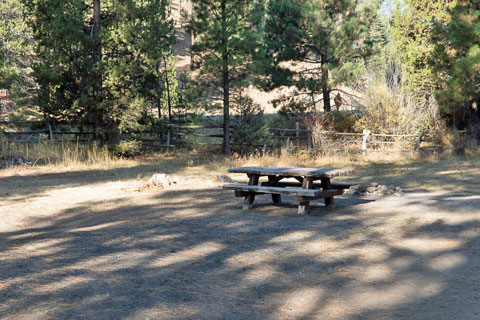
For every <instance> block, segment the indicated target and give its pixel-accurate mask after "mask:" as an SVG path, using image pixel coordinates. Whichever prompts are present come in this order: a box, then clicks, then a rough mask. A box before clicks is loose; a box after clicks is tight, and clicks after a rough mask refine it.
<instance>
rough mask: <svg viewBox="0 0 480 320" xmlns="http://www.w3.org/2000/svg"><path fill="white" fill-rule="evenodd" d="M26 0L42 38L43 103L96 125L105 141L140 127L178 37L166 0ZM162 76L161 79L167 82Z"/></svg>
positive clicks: (54, 115) (48, 111)
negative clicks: (97, 11) (97, 17)
mask: <svg viewBox="0 0 480 320" xmlns="http://www.w3.org/2000/svg"><path fill="white" fill-rule="evenodd" d="M95 1H99V0H90V1H83V0H69V1H67V0H23V2H24V3H25V4H26V6H27V8H28V10H29V13H30V16H29V20H28V21H29V24H30V25H31V27H32V28H33V31H34V34H35V38H36V40H37V47H36V54H37V58H38V63H36V64H35V65H34V71H35V75H36V78H37V82H38V84H39V87H40V88H39V91H38V99H37V102H38V104H39V105H40V107H41V108H42V111H43V113H44V115H45V116H46V117H47V118H49V119H54V120H57V121H72V122H75V123H76V124H80V125H88V126H92V125H93V127H94V129H95V132H96V134H97V138H98V139H101V140H102V141H103V142H107V141H115V139H116V137H118V134H119V132H121V131H122V130H126V129H129V128H135V126H136V125H137V120H138V119H139V117H140V116H141V115H142V114H143V113H144V112H145V110H146V108H147V105H148V103H152V101H149V98H150V97H151V96H149V95H148V94H146V92H147V91H149V90H150V91H151V90H153V89H158V87H159V82H160V79H161V73H162V69H161V62H162V59H163V57H164V56H165V55H166V53H167V52H169V47H170V45H171V43H172V42H173V35H172V32H173V31H172V30H173V24H172V21H171V20H169V19H168V15H167V14H168V12H167V4H168V3H167V1H166V0H149V1H136V0H121V1H114V0H102V1H100V5H101V18H100V20H99V21H98V22H96V21H94V10H93V7H94V6H93V5H92V3H93V2H95ZM160 83H161V82H160Z"/></svg>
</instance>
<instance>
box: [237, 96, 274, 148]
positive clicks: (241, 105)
mask: <svg viewBox="0 0 480 320" xmlns="http://www.w3.org/2000/svg"><path fill="white" fill-rule="evenodd" d="M232 111H233V113H234V114H236V116H235V117H233V119H232V125H231V127H232V130H231V141H232V145H233V147H234V149H237V151H240V153H241V154H242V155H243V154H244V152H245V147H246V146H255V145H266V144H270V143H271V142H272V133H271V132H270V130H269V127H268V125H267V121H266V119H265V116H264V114H263V110H262V108H261V107H260V105H259V104H256V103H254V102H253V100H252V99H251V98H250V97H248V96H246V95H244V94H243V93H239V94H236V95H234V99H233V108H232Z"/></svg>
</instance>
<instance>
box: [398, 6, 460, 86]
mask: <svg viewBox="0 0 480 320" xmlns="http://www.w3.org/2000/svg"><path fill="white" fill-rule="evenodd" d="M455 2H456V1H445V0H434V1H424V0H405V1H403V2H398V3H397V6H396V8H395V10H394V13H393V26H392V40H393V43H394V45H395V46H396V48H397V52H398V53H399V54H400V55H401V57H402V62H403V65H404V67H405V70H404V76H403V84H404V85H405V86H406V87H407V88H408V89H410V90H411V91H413V92H417V93H421V94H424V95H431V92H432V90H433V88H434V87H435V76H434V75H433V70H432V66H431V65H430V64H429V62H428V60H429V59H430V58H431V56H432V53H433V49H434V46H435V43H434V42H432V39H431V31H432V29H433V26H434V24H435V23H440V24H446V23H448V22H449V21H450V13H449V11H448V10H449V9H451V8H452V7H453V6H454V5H455Z"/></svg>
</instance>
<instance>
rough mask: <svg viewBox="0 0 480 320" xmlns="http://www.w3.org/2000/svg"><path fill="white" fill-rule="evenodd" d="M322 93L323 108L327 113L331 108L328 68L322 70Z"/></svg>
mask: <svg viewBox="0 0 480 320" xmlns="http://www.w3.org/2000/svg"><path fill="white" fill-rule="evenodd" d="M322 94H323V110H324V111H325V113H328V112H330V111H331V110H332V106H331V104H330V88H329V87H328V70H326V69H324V70H323V72H322Z"/></svg>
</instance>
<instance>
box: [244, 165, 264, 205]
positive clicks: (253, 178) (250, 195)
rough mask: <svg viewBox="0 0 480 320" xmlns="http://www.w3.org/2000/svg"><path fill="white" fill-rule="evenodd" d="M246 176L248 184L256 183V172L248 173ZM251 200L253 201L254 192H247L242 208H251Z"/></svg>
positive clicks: (257, 177)
mask: <svg viewBox="0 0 480 320" xmlns="http://www.w3.org/2000/svg"><path fill="white" fill-rule="evenodd" d="M248 178H249V179H248V185H254V186H256V185H258V179H259V178H260V176H259V175H258V174H250V175H248ZM253 201H255V192H249V193H248V195H247V196H246V197H245V200H243V209H244V210H247V209H251V208H252V207H253Z"/></svg>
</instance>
